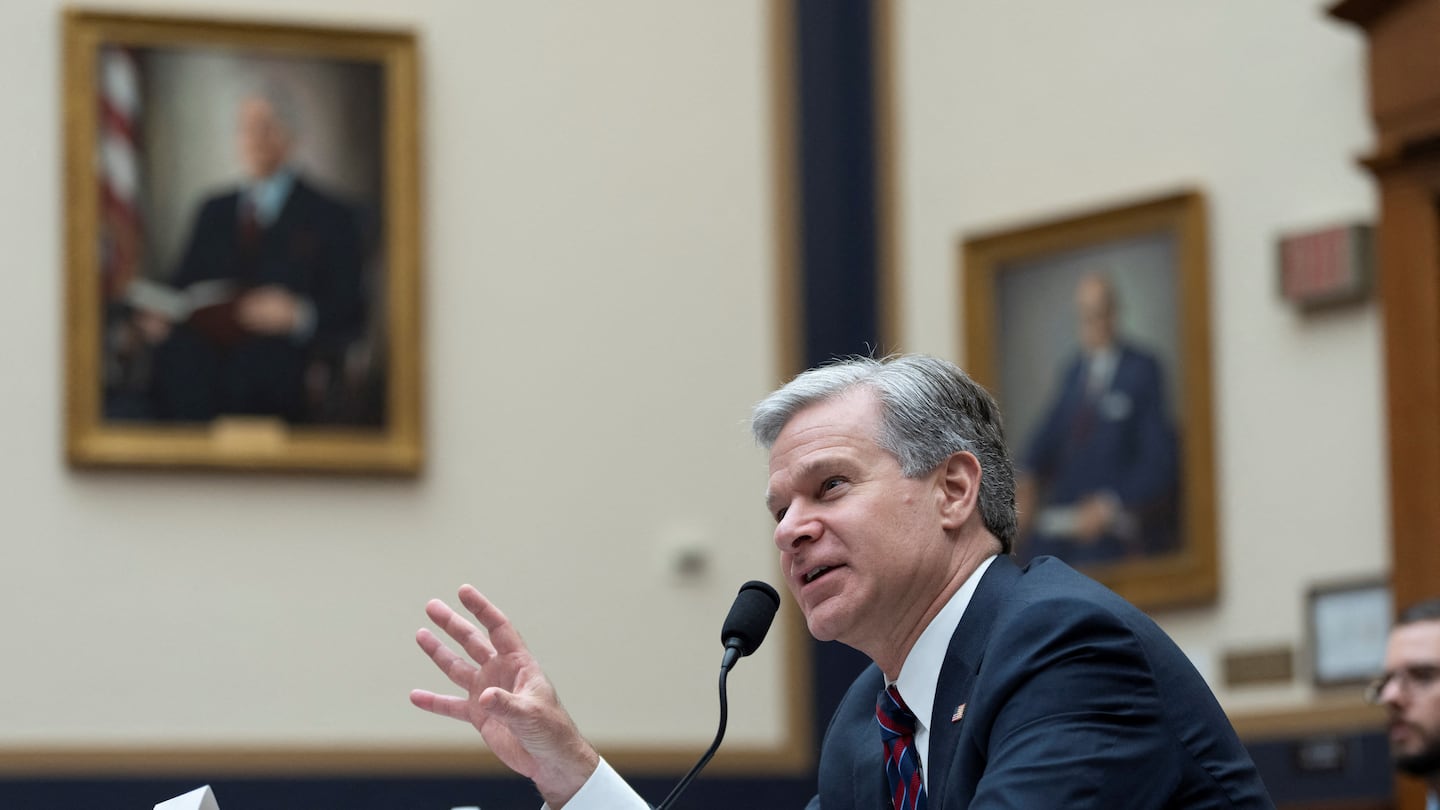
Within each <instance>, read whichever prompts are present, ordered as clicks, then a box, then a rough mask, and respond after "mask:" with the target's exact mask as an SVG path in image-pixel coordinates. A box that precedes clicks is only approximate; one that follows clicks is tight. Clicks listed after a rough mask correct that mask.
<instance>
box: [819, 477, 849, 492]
mask: <svg viewBox="0 0 1440 810" xmlns="http://www.w3.org/2000/svg"><path fill="white" fill-rule="evenodd" d="M843 483H845V479H844V478H841V477H840V476H838V475H832V476H830V477H829V478H826V479H825V480H824V481H822V482H821V483H820V491H821V492H822V493H824V492H829V491H830V490H832V489H834V488H836V487H838V486H840V485H841V484H843Z"/></svg>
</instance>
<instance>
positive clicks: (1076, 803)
mask: <svg viewBox="0 0 1440 810" xmlns="http://www.w3.org/2000/svg"><path fill="white" fill-rule="evenodd" d="M883 686H884V676H883V675H882V674H881V673H880V670H879V669H878V668H876V667H875V666H873V665H872V666H871V667H869V668H868V669H867V670H865V672H863V673H861V675H860V677H859V678H857V679H856V681H855V683H854V685H852V686H851V688H850V691H849V693H848V694H847V695H846V696H845V699H844V700H843V701H842V702H841V705H840V708H839V709H838V710H837V711H836V713H835V716H834V718H833V719H832V720H831V723H830V728H829V730H828V731H827V732H826V735H825V743H824V747H823V749H822V752H821V757H820V773H819V779H820V794H819V795H818V796H816V797H815V799H813V800H812V801H811V802H810V805H809V807H810V810H821V809H822V808H823V810H851V809H852V808H855V809H856V810H890V804H889V799H888V797H887V786H886V784H885V771H884V765H883V762H882V759H881V756H882V755H881V745H880V737H879V730H878V728H877V726H876V722H875V699H876V696H877V695H878V694H879V692H880V690H881V688H883ZM962 704H963V705H964V706H965V710H964V713H963V716H962V717H961V718H960V719H959V720H958V721H954V722H952V719H951V718H952V717H953V715H954V714H955V713H956V709H957V708H958V707H959V706H961V705H962ZM932 714H933V716H932V717H931V718H930V753H929V763H928V769H929V773H928V776H927V782H928V785H929V787H928V797H929V807H930V808H931V810H961V809H962V808H972V809H973V810H982V809H983V810H992V809H993V808H1016V810H1036V808H1052V807H1063V808H1097V809H1098V808H1103V809H1104V810H1110V809H1111V808H1126V809H1127V810H1146V809H1147V808H1155V809H1156V810H1159V809H1160V808H1176V810H1179V809H1180V808H1184V809H1185V810H1207V809H1208V808H1273V807H1274V805H1273V804H1272V803H1271V801H1270V799H1269V796H1268V795H1267V794H1266V792H1265V787H1264V785H1263V784H1262V783H1261V781H1260V776H1259V774H1258V772H1257V771H1256V770H1255V765H1254V763H1253V762H1252V761H1251V759H1250V755H1249V754H1248V753H1247V752H1246V750H1245V748H1244V747H1243V746H1242V745H1241V744H1240V740H1239V738H1238V737H1237V736H1236V734H1235V731H1234V729H1233V728H1232V727H1231V726H1230V722H1229V720H1228V719H1227V718H1226V716H1225V714H1224V712H1223V711H1222V710H1221V708H1220V705H1219V704H1218V703H1217V702H1216V700H1215V697H1214V695H1213V694H1211V692H1210V689H1209V688H1208V687H1207V686H1206V684H1205V682H1204V681H1203V680H1202V679H1201V677H1200V675H1199V674H1198V673H1197V672H1196V671H1195V668H1194V667H1193V666H1192V665H1191V664H1190V661H1189V659H1187V658H1186V657H1185V655H1184V654H1183V653H1182V652H1181V651H1180V649H1179V648H1178V647H1176V645H1175V643H1174V642H1172V641H1171V640H1170V638H1169V637H1168V636H1166V635H1165V633H1164V632H1163V631H1162V630H1160V628H1159V627H1157V626H1156V625H1155V623H1154V622H1153V621H1151V620H1150V619H1149V617H1147V616H1146V615H1145V614H1143V613H1141V612H1140V611H1139V610H1138V609H1136V608H1135V607H1134V606H1132V605H1130V604H1129V603H1128V602H1126V601H1124V600H1123V599H1121V598H1120V597H1119V596H1116V595H1115V594H1114V593H1112V592H1111V591H1109V590H1107V589H1105V588H1104V587H1103V586H1101V585H1100V584H1099V583H1097V582H1095V581H1094V580H1091V579H1089V578H1087V577H1085V576H1083V575H1081V574H1079V573H1077V572H1076V571H1075V570H1074V569H1072V568H1070V567H1069V566H1067V565H1065V564H1064V563H1063V562H1061V561H1059V560H1056V559H1054V558H1048V557H1047V558H1041V559H1037V560H1035V561H1034V562H1033V563H1031V564H1030V565H1029V566H1027V567H1025V568H1023V569H1022V568H1020V567H1018V566H1017V565H1016V564H1015V563H1014V561H1012V560H1011V559H1010V558H1009V557H1005V556H1002V557H1000V558H999V559H997V560H995V562H994V563H992V564H991V566H990V568H989V570H987V571H986V572H985V575H984V576H983V577H982V578H981V580H980V583H979V587H978V588H977V589H976V591H975V595H974V597H973V598H972V599H971V601H970V604H969V606H968V607H967V608H966V609H965V615H964V617H963V618H962V619H961V620H960V625H959V627H958V628H957V629H956V631H955V635H954V637H953V638H952V639H951V641H950V648H949V651H948V653H947V654H946V657H945V663H944V665H943V667H942V669H941V672H940V680H939V684H938V688H937V691H936V695H935V708H934V711H933V713H932Z"/></svg>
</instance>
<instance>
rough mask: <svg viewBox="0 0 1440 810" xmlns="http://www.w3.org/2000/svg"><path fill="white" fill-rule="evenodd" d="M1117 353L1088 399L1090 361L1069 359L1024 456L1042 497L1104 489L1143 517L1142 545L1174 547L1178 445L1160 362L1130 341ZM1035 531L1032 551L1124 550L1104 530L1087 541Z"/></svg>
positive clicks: (1098, 553)
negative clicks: (1100, 387)
mask: <svg viewBox="0 0 1440 810" xmlns="http://www.w3.org/2000/svg"><path fill="white" fill-rule="evenodd" d="M1117 348H1118V350H1119V355H1118V358H1117V361H1116V365H1115V373H1114V375H1113V376H1112V377H1111V379H1110V384H1109V385H1108V386H1107V387H1106V389H1105V390H1104V391H1102V392H1100V393H1099V395H1098V396H1094V397H1091V398H1090V399H1089V400H1088V401H1087V398H1086V394H1085V388H1086V375H1087V373H1088V365H1087V361H1086V358H1085V357H1083V356H1079V357H1076V358H1075V359H1073V360H1072V361H1071V362H1070V364H1069V365H1068V366H1067V367H1066V370H1065V373H1064V375H1063V378H1062V381H1061V384H1060V391H1059V394H1058V396H1057V398H1056V400H1055V403H1054V404H1053V405H1052V406H1051V408H1050V410H1049V411H1048V412H1047V413H1046V416H1045V419H1044V421H1043V422H1042V423H1041V425H1040V428H1039V429H1038V430H1037V431H1036V432H1035V434H1034V436H1033V438H1032V439H1031V441H1030V444H1029V446H1028V447H1027V448H1026V452H1025V455H1024V457H1023V458H1022V459H1021V462H1022V466H1023V467H1024V468H1025V469H1026V470H1028V471H1029V472H1031V473H1032V474H1033V475H1035V477H1036V478H1038V479H1039V481H1040V482H1041V484H1042V486H1043V488H1044V495H1045V497H1044V504H1045V505H1062V506H1063V505H1071V504H1074V503H1076V502H1077V501H1079V500H1081V499H1082V498H1085V497H1087V496H1090V495H1095V494H1098V493H1109V494H1111V495H1113V496H1114V497H1116V498H1118V499H1119V501H1120V504H1121V506H1122V507H1123V508H1124V509H1126V510H1127V511H1129V512H1130V513H1132V514H1133V515H1134V516H1135V517H1136V518H1137V519H1138V520H1139V521H1140V529H1141V542H1140V544H1139V548H1140V549H1141V550H1143V551H1147V552H1152V553H1153V552H1163V551H1168V550H1172V549H1173V548H1174V547H1175V546H1176V544H1177V540H1178V535H1177V526H1176V523H1177V514H1178V503H1177V502H1178V494H1179V493H1178V480H1179V474H1178V465H1179V460H1178V453H1177V450H1176V439H1175V431H1174V428H1173V426H1172V425H1171V423H1170V418H1169V415H1168V413H1167V409H1166V404H1165V384H1164V375H1163V373H1162V371H1161V368H1160V363H1159V362H1158V361H1157V360H1156V359H1155V357H1154V356H1153V355H1151V354H1149V353H1147V352H1144V351H1141V350H1139V349H1136V348H1134V347H1132V346H1126V345H1120V346H1118V347H1117ZM1069 548H1070V547H1069V546H1067V545H1056V544H1051V543H1049V542H1047V538H1045V537H1043V536H1036V537H1032V538H1028V539H1027V551H1029V552H1030V553H1033V554H1035V555H1043V554H1062V555H1064V556H1065V557H1066V559H1068V560H1070V561H1071V562H1077V561H1081V560H1080V559H1079V557H1078V556H1077V555H1082V554H1086V555H1089V556H1088V557H1087V558H1086V559H1085V560H1084V561H1087V562H1088V561H1093V560H1092V559H1091V558H1094V560H1098V559H1106V558H1112V557H1117V556H1122V555H1123V554H1124V553H1126V551H1127V550H1128V549H1127V548H1126V547H1125V546H1124V545H1123V544H1122V543H1121V542H1120V541H1119V539H1118V538H1109V537H1107V538H1101V540H1100V541H1099V542H1098V543H1097V544H1095V545H1093V546H1091V547H1089V548H1088V549H1080V548H1075V549H1072V550H1069V551H1067V549H1069Z"/></svg>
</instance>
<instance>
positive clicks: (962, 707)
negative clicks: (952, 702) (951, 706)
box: [950, 703, 965, 723]
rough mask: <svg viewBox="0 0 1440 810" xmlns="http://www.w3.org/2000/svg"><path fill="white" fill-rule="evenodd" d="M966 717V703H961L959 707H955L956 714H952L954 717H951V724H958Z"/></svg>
mask: <svg viewBox="0 0 1440 810" xmlns="http://www.w3.org/2000/svg"><path fill="white" fill-rule="evenodd" d="M964 716H965V704H964V703H961V704H960V705H959V706H956V707H955V713H954V714H952V715H950V722H952V723H958V722H960V718H962V717H964Z"/></svg>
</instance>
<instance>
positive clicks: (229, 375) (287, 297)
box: [137, 88, 365, 422]
mask: <svg viewBox="0 0 1440 810" xmlns="http://www.w3.org/2000/svg"><path fill="white" fill-rule="evenodd" d="M291 106H292V105H291V104H290V103H289V101H288V97H287V96H285V95H284V94H283V93H282V92H281V91H280V90H279V89H278V88H267V89H266V91H265V92H263V93H256V94H254V95H251V96H249V97H247V98H246V99H245V100H244V101H243V102H242V103H241V105H240V110H239V113H240V115H239V145H240V154H241V158H242V161H243V163H244V165H245V168H246V172H247V175H248V176H247V178H246V181H245V183H244V184H243V185H242V186H241V187H240V188H237V189H234V190H231V191H228V192H226V193H223V194H220V195H218V196H215V197H212V198H210V199H208V200H206V201H205V203H204V204H203V205H202V207H201V209H200V212H199V215H198V216H197V217H196V220H195V224H194V227H193V228H192V229H191V233H190V238H189V241H188V244H187V246H186V248H185V253H184V255H183V258H182V259H181V261H180V265H179V267H178V269H177V270H176V272H175V274H174V276H173V278H172V279H171V280H170V283H171V284H172V285H173V286H174V287H175V288H177V289H178V290H181V291H184V292H185V293H186V294H188V295H189V296H190V297H191V298H192V299H197V300H193V301H191V302H188V303H189V304H191V305H193V311H192V310H191V308H190V306H187V308H186V309H185V310H184V311H182V312H180V313H176V312H173V311H172V312H170V313H164V312H161V311H158V310H156V309H146V308H145V307H143V306H141V307H140V313H139V315H138V316H137V325H138V326H139V327H140V330H141V331H142V333H143V334H145V335H146V336H147V338H148V340H149V342H151V343H152V344H154V345H155V355H154V379H153V386H152V388H153V390H152V399H153V403H154V410H155V416H157V417H159V418H161V419H174V420H184V421H208V420H210V419H213V418H215V417H217V416H220V415H262V416H276V417H280V418H283V419H286V420H288V421H291V422H300V421H304V420H305V419H306V418H307V415H308V414H309V408H308V403H307V394H306V375H307V371H308V370H309V369H310V367H311V363H312V362H314V361H316V360H317V359H319V358H326V357H330V358H332V359H333V358H335V357H338V356H339V354H340V353H342V352H343V351H344V349H345V346H346V344H348V343H349V342H350V341H351V340H353V339H354V338H355V337H356V336H357V335H358V333H359V331H360V329H361V328H362V326H363V323H364V316H365V299H364V294H363V287H362V260H363V258H362V248H361V239H360V234H359V231H358V228H357V226H356V222H355V216H354V212H353V211H352V210H351V208H350V206H348V205H346V204H344V203H342V202H340V201H338V200H336V199H335V198H333V197H331V196H329V195H327V194H325V193H324V192H322V191H321V190H319V189H318V188H316V187H315V186H314V185H313V184H311V183H310V182H308V181H307V180H305V179H304V178H303V177H301V176H300V174H299V172H298V171H297V170H296V169H295V168H294V167H293V166H292V165H291V164H290V163H289V156H290V153H291V149H292V146H293V144H294V138H295V124H294V117H295V116H294V111H293V109H291Z"/></svg>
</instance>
